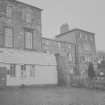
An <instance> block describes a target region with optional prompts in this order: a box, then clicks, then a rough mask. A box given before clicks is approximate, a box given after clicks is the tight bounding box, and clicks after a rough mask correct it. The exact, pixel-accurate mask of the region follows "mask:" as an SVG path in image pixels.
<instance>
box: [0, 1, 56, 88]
mask: <svg viewBox="0 0 105 105" xmlns="http://www.w3.org/2000/svg"><path fill="white" fill-rule="evenodd" d="M41 11H42V9H40V8H37V7H34V6H31V5H28V4H25V3H22V2H19V1H16V0H0V86H20V85H35V84H57V69H56V59H55V56H53V55H48V54H45V53H43V52H42V47H41V45H42V44H41V43H42V34H41ZM46 74H48V75H47V76H46Z"/></svg>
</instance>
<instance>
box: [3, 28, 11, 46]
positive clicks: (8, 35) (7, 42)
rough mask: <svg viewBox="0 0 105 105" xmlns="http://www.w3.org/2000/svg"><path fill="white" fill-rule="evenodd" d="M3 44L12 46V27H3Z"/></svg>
mask: <svg viewBox="0 0 105 105" xmlns="http://www.w3.org/2000/svg"><path fill="white" fill-rule="evenodd" d="M5 46H6V47H13V30H12V28H5Z"/></svg>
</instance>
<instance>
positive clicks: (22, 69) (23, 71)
mask: <svg viewBox="0 0 105 105" xmlns="http://www.w3.org/2000/svg"><path fill="white" fill-rule="evenodd" d="M21 77H22V78H25V77H26V65H21Z"/></svg>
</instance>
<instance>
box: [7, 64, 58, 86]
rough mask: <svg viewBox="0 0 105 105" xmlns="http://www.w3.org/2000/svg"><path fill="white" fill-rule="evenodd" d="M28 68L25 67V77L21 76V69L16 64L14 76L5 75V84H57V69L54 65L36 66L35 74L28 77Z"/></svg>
mask: <svg viewBox="0 0 105 105" xmlns="http://www.w3.org/2000/svg"><path fill="white" fill-rule="evenodd" d="M29 71H30V70H29V68H28V67H27V70H26V74H27V76H26V77H25V78H21V70H20V68H19V65H18V66H17V70H16V72H17V75H16V77H15V78H12V77H9V76H8V77H7V86H19V85H22V84H24V85H46V84H57V70H56V66H36V69H35V76H34V77H30V72H29Z"/></svg>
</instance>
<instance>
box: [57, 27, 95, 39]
mask: <svg viewBox="0 0 105 105" xmlns="http://www.w3.org/2000/svg"><path fill="white" fill-rule="evenodd" d="M74 31H82V32H86V33H90V34H92V35H95V33H92V32H89V31H86V30H83V29H79V28H75V29H72V30H69V31H67V32H65V33H61V34H59V35H56V37H59V36H63V35H65V34H67V33H70V32H74Z"/></svg>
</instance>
